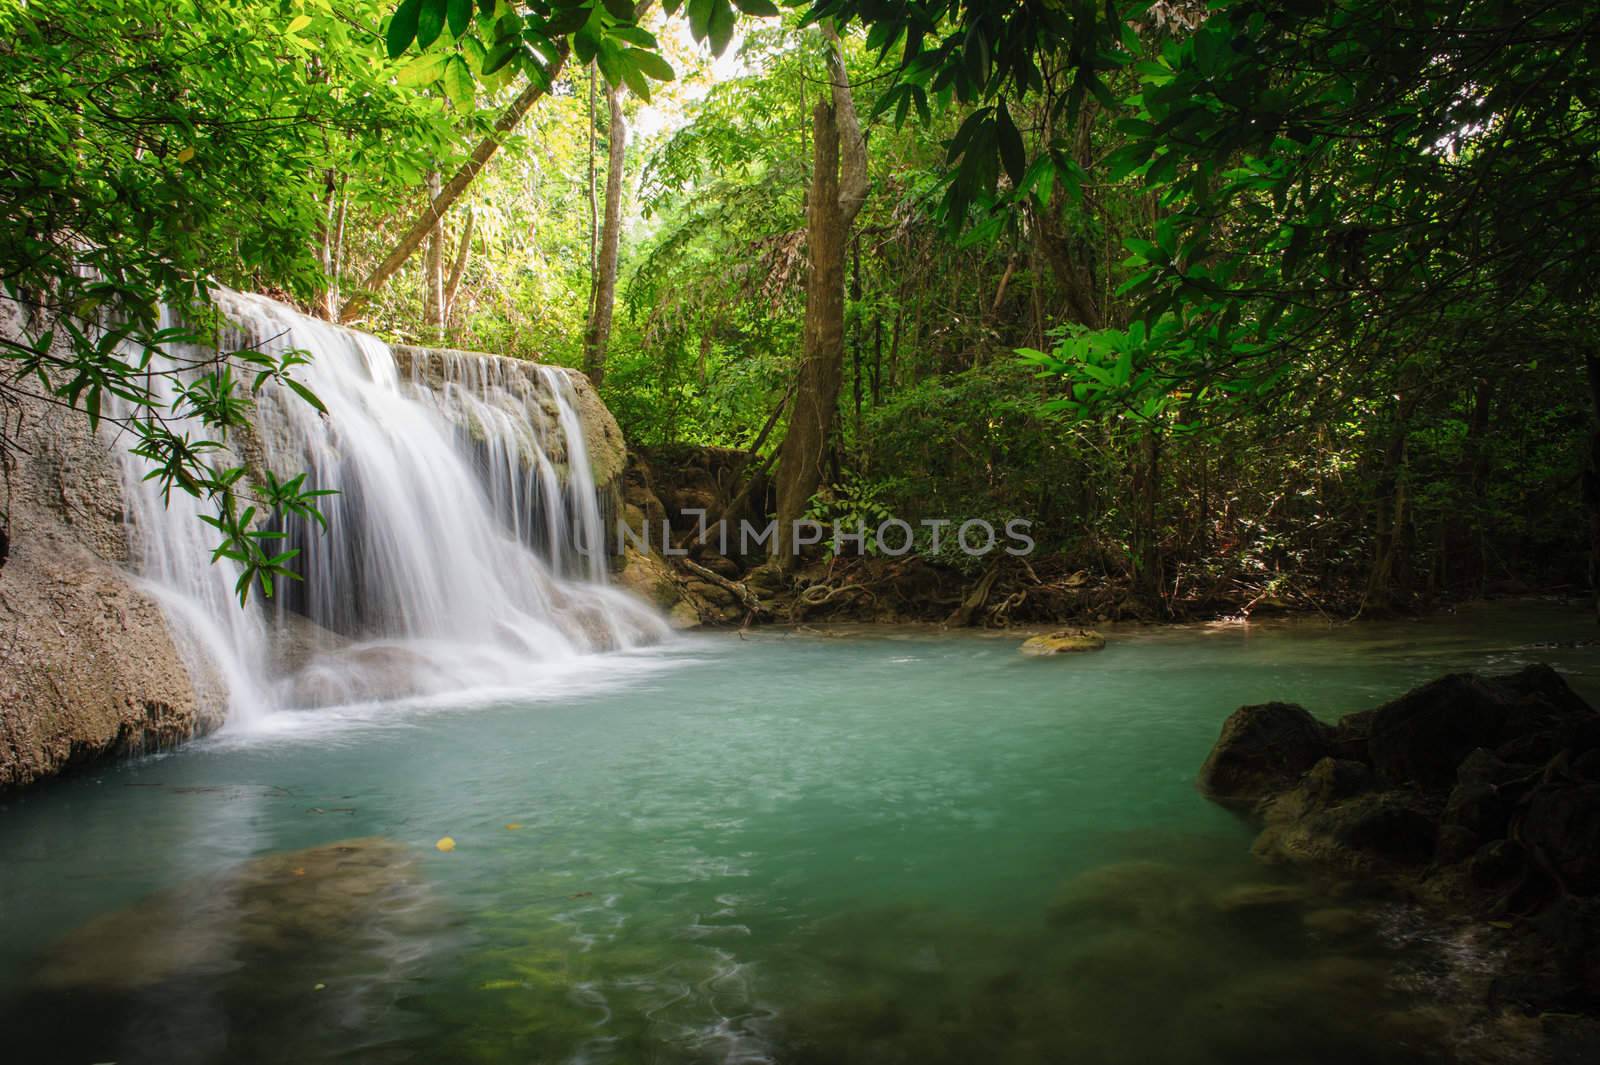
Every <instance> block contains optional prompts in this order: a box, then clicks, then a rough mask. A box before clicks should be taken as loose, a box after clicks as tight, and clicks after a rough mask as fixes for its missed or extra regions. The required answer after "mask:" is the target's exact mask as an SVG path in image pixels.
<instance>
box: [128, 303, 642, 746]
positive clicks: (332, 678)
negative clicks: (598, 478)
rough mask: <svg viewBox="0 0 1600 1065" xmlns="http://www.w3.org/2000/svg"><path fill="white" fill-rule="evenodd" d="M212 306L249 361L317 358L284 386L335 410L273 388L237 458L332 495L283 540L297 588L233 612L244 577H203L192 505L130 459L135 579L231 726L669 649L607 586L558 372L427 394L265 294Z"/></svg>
mask: <svg viewBox="0 0 1600 1065" xmlns="http://www.w3.org/2000/svg"><path fill="white" fill-rule="evenodd" d="M218 304H219V307H220V309H221V311H222V313H223V314H224V315H225V316H226V317H227V318H228V319H230V320H231V321H233V322H234V323H237V324H238V326H239V327H240V330H241V332H242V334H243V337H244V342H245V343H247V344H249V345H250V346H252V347H254V348H256V349H257V350H262V351H267V352H279V351H283V350H286V349H304V350H306V351H309V352H310V353H311V354H312V357H313V358H312V362H311V364H310V365H309V366H304V367H299V368H297V369H296V370H295V376H296V378H297V380H300V381H301V382H303V383H304V384H306V385H307V386H308V387H309V388H311V390H312V391H314V392H315V393H316V394H317V396H318V397H319V398H320V399H321V400H322V402H323V404H324V405H325V406H326V407H327V410H328V413H327V414H326V415H323V414H321V413H319V412H318V411H317V410H316V409H315V408H313V407H312V406H310V405H309V404H307V403H305V402H303V401H301V400H299V399H298V398H297V397H295V396H293V395H291V394H289V393H287V392H286V391H283V390H279V389H275V388H272V387H269V388H268V389H266V390H264V392H263V393H262V395H261V397H260V399H259V402H258V404H257V409H256V412H255V414H254V416H253V418H252V419H251V426H252V430H253V432H252V433H251V434H249V436H250V437H251V439H249V440H241V441H233V442H232V443H233V444H234V446H235V448H236V450H238V451H240V452H241V453H242V454H244V455H245V456H246V457H247V459H248V460H249V461H250V462H252V463H259V464H260V465H261V466H262V467H265V468H266V469H270V470H273V471H274V472H276V473H278V474H279V475H280V476H283V475H290V474H293V473H296V472H301V471H304V472H306V473H308V475H309V476H308V484H309V485H310V486H312V487H317V488H325V489H332V490H334V491H335V492H336V493H337V494H336V495H332V496H329V497H326V498H324V499H323V500H322V506H321V509H322V511H323V513H324V514H325V516H326V517H327V521H328V529H327V531H326V532H322V531H319V530H317V529H316V528H315V527H314V526H311V525H310V523H307V522H304V521H302V520H299V519H294V520H292V521H290V522H289V523H288V524H287V525H286V526H284V529H285V531H286V532H287V533H288V534H289V537H288V539H287V540H286V541H283V542H285V543H287V544H290V545H292V546H295V547H298V548H300V549H301V552H302V553H301V555H300V557H299V558H297V559H296V560H295V562H294V563H293V565H294V568H296V569H297V570H298V571H299V572H300V573H301V574H302V575H303V577H304V580H303V581H301V582H287V581H285V582H279V595H278V596H277V597H276V599H275V600H274V601H273V603H272V604H271V605H270V606H265V607H264V606H263V605H262V604H260V603H259V602H257V603H252V605H251V606H250V607H249V608H247V609H243V610H241V608H240V607H239V605H238V602H237V600H236V599H235V598H234V596H233V582H234V581H235V580H236V579H237V569H236V568H235V567H233V566H231V565H230V564H228V563H226V562H222V563H217V564H213V563H212V561H211V548H212V546H213V544H212V541H213V539H214V537H212V536H211V535H210V533H211V530H210V529H209V528H208V527H206V526H205V525H203V524H202V523H201V522H200V521H199V520H198V517H197V510H198V504H196V503H195V502H194V501H192V500H189V499H188V498H187V497H182V498H180V496H179V495H178V494H174V495H173V497H172V499H171V501H170V503H169V504H163V501H162V500H161V498H160V496H159V493H158V492H157V490H156V489H155V487H154V485H153V484H152V483H150V482H147V481H145V480H144V479H143V478H144V476H145V473H146V472H147V471H146V468H145V466H144V464H143V462H142V460H139V459H137V458H134V457H131V456H130V457H129V458H127V459H126V460H125V464H124V470H125V477H124V481H125V488H126V495H127V499H128V509H129V511H130V518H131V522H130V524H131V526H132V528H133V530H134V540H135V557H136V559H137V560H138V562H139V564H140V569H141V573H142V574H143V575H144V576H145V577H146V578H147V580H148V581H149V582H150V583H151V584H152V585H153V586H154V588H155V590H156V592H157V594H158V595H159V596H160V597H161V601H162V602H163V604H164V605H165V606H166V607H167V610H168V614H169V617H170V618H171V619H172V621H173V622H174V627H175V628H176V629H178V630H179V631H180V633H185V634H188V635H189V637H190V640H189V642H190V644H191V645H192V646H191V648H190V649H191V651H192V653H193V654H194V656H195V657H197V658H198V659H201V660H203V661H201V662H198V663H197V665H196V671H197V673H199V672H206V671H209V675H210V676H214V677H217V678H218V679H219V680H220V681H221V682H222V683H223V684H225V685H226V687H227V689H228V700H229V724H230V726H232V727H248V726H249V725H251V724H253V723H258V722H260V721H261V720H262V719H263V715H270V713H271V711H273V710H275V709H284V708H293V707H303V706H309V705H327V704H336V703H352V702H369V701H379V700H389V699H396V698H411V697H430V696H440V695H459V694H461V693H463V692H464V691H469V690H470V691H482V690H484V689H497V690H523V691H527V690H537V688H538V686H539V685H540V683H541V680H542V679H543V678H545V677H547V676H549V675H550V674H551V673H552V672H553V671H557V670H560V669H564V668H570V667H571V666H572V665H573V664H574V663H575V662H576V661H577V660H578V659H580V657H581V656H583V655H586V654H588V653H591V652H595V651H601V650H611V649H618V648H627V647H633V646H637V645H640V644H642V643H647V642H652V641H654V640H658V639H660V638H661V637H662V636H664V635H665V633H666V631H667V630H666V626H665V623H664V622H663V621H662V620H661V619H660V618H659V617H658V616H657V615H656V614H655V613H654V612H653V611H651V610H650V609H649V608H647V607H646V606H644V605H643V604H641V603H639V602H638V601H636V600H634V599H633V598H631V597H630V596H628V595H627V594H625V593H623V592H621V591H618V590H616V589H613V588H608V587H606V585H605V583H604V582H605V578H606V560H605V557H604V544H605V536H604V529H603V526H602V523H601V510H600V506H599V502H598V500H597V498H596V494H595V486H594V479H593V475H592V473H591V470H590V464H589V459H588V453H587V449H586V446H585V442H584V440H583V434H582V427H581V424H582V423H581V420H580V419H579V417H578V414H577V412H576V410H575V403H576V397H575V394H574V391H573V386H572V383H571V381H570V380H569V379H568V378H567V377H566V375H565V374H564V373H562V372H561V371H559V370H553V369H548V368H544V369H541V370H540V371H539V372H537V373H532V374H530V373H528V371H527V369H525V368H519V367H517V366H515V365H514V364H513V365H510V366H508V365H505V364H506V363H508V362H509V360H502V359H494V358H478V357H471V356H454V357H449V358H446V359H445V366H446V373H445V380H444V382H443V385H442V387H430V386H429V385H427V384H424V383H422V382H421V381H419V380H416V379H413V380H406V379H403V378H402V376H401V374H400V371H399V368H398V366H397V364H396V360H395V356H394V353H393V352H392V351H391V349H390V348H389V346H388V345H386V344H384V343H383V342H382V341H380V340H378V339H377V338H375V337H371V336H368V335H366V334H363V333H358V332H355V331H352V330H348V329H343V328H340V327H338V326H334V325H331V324H329V323H326V322H320V321H317V320H315V319H311V318H308V317H306V316H304V315H301V314H299V313H297V312H295V311H293V310H292V309H290V308H288V307H286V306H284V305H282V304H279V303H276V302H274V301H272V300H268V299H265V298H263V297H259V296H252V295H246V294H241V293H235V292H228V291H223V292H220V293H219V294H218ZM530 382H538V383H542V385H543V387H533V385H532V384H530ZM193 428H195V429H196V430H198V427H193ZM202 435H203V434H202ZM552 456H555V457H554V458H553V457H552ZM563 469H564V471H565V482H564V483H563V481H562V478H561V476H560V472H561V470H563Z"/></svg>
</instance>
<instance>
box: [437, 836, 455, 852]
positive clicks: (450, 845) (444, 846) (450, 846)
mask: <svg viewBox="0 0 1600 1065" xmlns="http://www.w3.org/2000/svg"><path fill="white" fill-rule="evenodd" d="M434 846H435V847H438V848H439V849H440V850H442V851H444V852H445V853H446V854H449V853H450V852H451V851H453V850H455V849H456V841H455V840H453V839H451V838H450V837H449V836H446V837H444V838H443V839H441V840H440V841H439V842H438V843H435V844H434Z"/></svg>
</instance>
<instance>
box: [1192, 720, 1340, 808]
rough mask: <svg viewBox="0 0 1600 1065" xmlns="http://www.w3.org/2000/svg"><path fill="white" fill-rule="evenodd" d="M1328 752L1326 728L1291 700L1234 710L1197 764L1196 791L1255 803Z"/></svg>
mask: <svg viewBox="0 0 1600 1065" xmlns="http://www.w3.org/2000/svg"><path fill="white" fill-rule="evenodd" d="M1327 752H1328V727H1327V726H1326V725H1324V724H1322V723H1321V722H1320V721H1318V720H1317V719H1316V718H1314V717H1312V716H1311V714H1310V713H1308V712H1307V711H1306V710H1305V709H1304V708H1302V707H1299V706H1295V705H1293V704H1291V703H1263V704H1261V705H1258V706H1243V707H1240V708H1239V709H1238V710H1235V711H1234V712H1233V714H1232V715H1231V716H1229V718H1228V720H1227V721H1226V722H1224V723H1223V726H1222V735H1221V736H1220V737H1219V738H1218V739H1217V743H1216V746H1214V747H1213V748H1212V749H1211V754H1210V756H1209V757H1208V758H1206V761H1205V764H1204V765H1203V766H1201V767H1200V781H1199V783H1200V790H1201V791H1203V792H1205V793H1206V794H1207V795H1209V796H1211V797H1212V798H1214V799H1220V800H1227V801H1231V802H1254V801H1256V800H1259V799H1263V798H1266V797H1267V796H1268V795H1272V794H1275V793H1277V792H1279V791H1282V790H1283V789H1285V788H1289V787H1292V786H1294V784H1295V783H1297V782H1298V781H1299V779H1300V777H1301V775H1302V774H1303V773H1305V771H1306V770H1308V769H1310V768H1311V767H1312V766H1313V765H1315V764H1316V763H1317V762H1318V761H1320V760H1321V759H1322V758H1323V757H1324V756H1325V755H1326V754H1327Z"/></svg>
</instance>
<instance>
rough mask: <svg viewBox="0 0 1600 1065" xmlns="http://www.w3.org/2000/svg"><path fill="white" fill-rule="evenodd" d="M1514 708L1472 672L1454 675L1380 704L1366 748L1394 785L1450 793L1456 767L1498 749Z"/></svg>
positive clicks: (1373, 765)
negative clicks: (1483, 751) (1470, 756)
mask: <svg viewBox="0 0 1600 1065" xmlns="http://www.w3.org/2000/svg"><path fill="white" fill-rule="evenodd" d="M1510 712H1511V700H1510V699H1508V698H1507V694H1506V693H1505V692H1503V691H1501V690H1500V689H1498V688H1497V687H1494V686H1492V685H1491V684H1489V683H1488V682H1487V681H1485V680H1483V679H1481V678H1479V677H1475V676H1472V675H1471V674H1469V673H1452V674H1450V675H1449V676H1445V677H1440V678H1439V679H1438V680H1436V681H1433V682H1431V683H1428V684H1424V685H1423V686H1422V687H1420V688H1413V689H1412V690H1411V691H1409V692H1407V693H1406V694H1404V695H1402V696H1401V697H1400V698H1398V699H1396V700H1394V701H1393V702H1390V703H1385V704H1384V705H1383V706H1380V707H1378V709H1377V711H1376V712H1375V713H1374V715H1373V718H1372V730H1371V736H1370V738H1369V739H1368V741H1367V752H1368V755H1369V757H1370V759H1371V762H1372V767H1373V768H1374V769H1376V770H1377V771H1378V773H1379V774H1380V775H1382V776H1383V778H1384V779H1385V780H1387V781H1388V782H1389V783H1390V784H1416V785H1417V786H1419V787H1421V788H1423V789H1424V790H1429V791H1438V792H1447V791H1449V790H1450V788H1451V787H1452V786H1454V784H1455V782H1456V767H1457V766H1459V765H1460V764H1461V761H1462V759H1464V758H1466V756H1467V755H1468V754H1470V753H1471V752H1472V751H1474V750H1476V749H1477V748H1479V747H1494V746H1496V745H1498V743H1499V741H1500V734H1501V730H1502V728H1503V727H1504V725H1505V722H1506V717H1507V716H1508V715H1509V714H1510Z"/></svg>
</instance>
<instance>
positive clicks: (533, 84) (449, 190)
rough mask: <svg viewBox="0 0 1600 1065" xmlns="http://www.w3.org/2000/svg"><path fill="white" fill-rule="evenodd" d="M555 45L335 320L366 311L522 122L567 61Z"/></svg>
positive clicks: (564, 47) (564, 52) (564, 48)
mask: <svg viewBox="0 0 1600 1065" xmlns="http://www.w3.org/2000/svg"><path fill="white" fill-rule="evenodd" d="M558 48H559V51H558V52H557V54H556V61H555V62H554V63H552V64H550V69H549V70H547V71H545V75H544V80H543V81H540V80H538V79H532V80H530V81H529V82H528V86H527V88H525V89H523V90H522V92H521V94H520V95H518V97H517V98H516V99H515V100H513V101H511V103H510V105H509V106H507V107H506V109H505V110H504V111H502V112H501V113H500V117H499V118H498V119H496V120H495V123H494V129H493V130H492V131H491V132H490V133H489V135H488V136H486V137H484V138H483V140H481V141H479V142H478V146H477V147H476V148H474V149H472V155H470V156H469V157H468V158H467V161H466V162H465V163H463V164H461V169H459V170H457V171H456V172H455V176H453V177H452V178H451V179H450V180H449V181H447V182H445V185H444V187H443V188H441V189H440V190H439V194H438V195H437V196H434V197H433V198H432V199H431V200H430V201H429V203H428V206H427V207H425V208H423V210H422V214H421V215H420V216H419V217H418V218H417V220H416V221H415V222H413V223H412V225H411V228H410V229H408V230H406V234H405V236H403V237H401V238H400V243H399V244H396V245H395V247H394V250H393V251H391V252H390V253H389V254H388V256H387V257H386V258H385V259H384V260H383V262H381V263H379V264H378V266H377V268H376V269H374V270H373V271H372V273H370V274H368V275H367V279H366V281H364V282H362V285H361V288H362V291H361V292H358V293H357V294H356V295H354V296H352V297H351V298H350V299H349V301H347V302H346V303H345V305H344V309H343V310H341V311H340V312H339V321H341V322H350V321H354V320H355V319H356V318H358V317H360V315H361V312H362V311H364V310H366V307H367V304H368V303H370V302H371V300H372V297H373V296H374V295H376V294H377V293H378V291H379V290H380V289H382V288H383V286H384V285H385V284H387V283H388V281H389V279H390V278H391V277H393V276H394V274H395V271H396V270H399V269H400V268H401V267H402V266H404V265H405V264H406V260H407V259H409V258H411V255H412V253H413V252H415V251H416V250H417V248H418V246H420V245H421V244H422V242H423V241H424V240H425V239H427V236H428V233H429V231H430V230H432V229H433V226H434V222H435V220H437V219H440V218H443V217H444V214H445V212H446V211H448V210H450V207H451V206H452V205H453V204H454V203H455V202H456V201H457V200H459V199H460V198H461V194H462V193H463V192H465V191H466V190H467V186H468V185H470V184H472V179H473V178H475V177H477V176H478V171H480V170H482V169H483V168H484V165H485V164H487V163H488V162H489V160H490V159H492V158H494V153H495V152H498V151H499V150H500V144H501V142H502V141H503V140H504V139H505V137H506V135H507V134H509V133H510V132H511V131H512V130H513V129H515V128H516V126H517V123H518V122H521V121H522V116H523V115H525V114H527V113H528V109H529V108H531V107H532V106H533V105H534V103H535V102H537V101H538V99H539V97H541V96H543V95H544V94H545V91H546V87H547V86H549V85H551V84H553V83H554V82H555V79H556V78H557V77H558V76H559V75H560V73H561V68H562V67H563V66H564V65H565V64H566V62H567V42H566V41H565V39H563V40H562V41H561V43H560V45H559V46H558Z"/></svg>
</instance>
